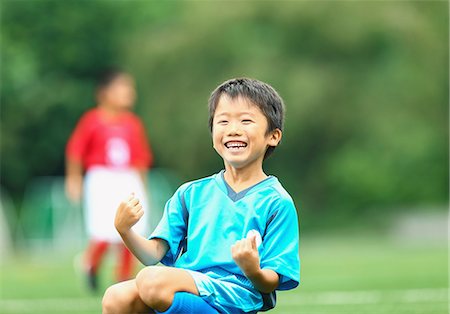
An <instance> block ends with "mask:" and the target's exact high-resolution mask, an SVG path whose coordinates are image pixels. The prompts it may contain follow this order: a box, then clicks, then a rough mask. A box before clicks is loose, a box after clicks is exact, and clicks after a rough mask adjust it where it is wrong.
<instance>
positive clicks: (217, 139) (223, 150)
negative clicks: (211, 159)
mask: <svg viewBox="0 0 450 314" xmlns="http://www.w3.org/2000/svg"><path fill="white" fill-rule="evenodd" d="M267 128H268V123H267V118H266V117H265V116H264V114H263V113H262V111H261V110H260V109H259V108H258V107H257V106H256V105H254V104H253V103H252V102H250V101H249V100H248V99H246V98H243V97H236V98H234V99H231V98H230V97H228V96H227V95H222V96H221V97H220V99H219V102H218V104H217V108H216V111H215V113H214V118H213V126H212V138H213V146H214V149H215V150H216V151H217V153H218V154H219V155H220V156H221V157H222V158H223V160H224V162H225V165H227V164H228V165H230V166H232V167H233V168H236V169H242V168H244V167H248V166H251V165H257V164H258V163H260V164H261V166H262V161H263V159H264V154H265V152H266V149H267V147H268V146H277V145H278V143H279V141H280V140H281V131H280V130H279V129H276V130H274V131H272V132H270V133H267Z"/></svg>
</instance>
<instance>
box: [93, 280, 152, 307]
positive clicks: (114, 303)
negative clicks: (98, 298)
mask: <svg viewBox="0 0 450 314" xmlns="http://www.w3.org/2000/svg"><path fill="white" fill-rule="evenodd" d="M102 309H103V314H114V313H154V312H153V310H152V309H151V308H149V307H148V306H147V305H146V304H145V303H144V302H142V300H141V298H140V297H139V293H138V290H137V287H136V281H135V280H128V281H124V282H119V283H117V284H115V285H113V286H111V287H109V288H108V289H106V292H105V295H104V296H103V301H102Z"/></svg>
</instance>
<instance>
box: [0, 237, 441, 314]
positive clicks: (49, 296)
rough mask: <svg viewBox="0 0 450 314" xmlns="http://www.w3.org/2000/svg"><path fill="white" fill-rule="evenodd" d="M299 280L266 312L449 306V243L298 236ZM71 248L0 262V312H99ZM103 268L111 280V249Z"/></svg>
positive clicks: (429, 312) (423, 313)
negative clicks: (77, 266)
mask: <svg viewBox="0 0 450 314" xmlns="http://www.w3.org/2000/svg"><path fill="white" fill-rule="evenodd" d="M300 252H301V258H302V270H301V281H302V282H301V285H300V286H299V287H298V288H297V289H295V290H292V291H286V292H283V291H282V292H279V293H278V303H277V307H276V308H275V309H274V310H272V311H271V313H308V314H318V313H343V314H344V313H345V314H351V313H355V314H356V313H358V314H363V313H373V314H387V313H392V314H401V313H420V314H440V313H448V298H447V297H448V290H447V285H448V273H447V271H448V270H447V243H446V241H444V240H441V241H423V242H419V243H417V242H413V241H395V240H394V239H390V238H388V237H382V236H378V235H373V234H372V235H361V234H357V235H355V236H351V235H346V236H342V235H327V236H320V237H318V236H306V235H305V236H303V237H302V239H301V249H300ZM75 255H76V253H75V252H74V253H71V254H63V255H61V254H59V255H58V254H55V253H54V252H47V254H45V255H42V254H41V255H33V256H31V255H26V254H23V253H22V254H18V255H16V256H14V257H11V258H8V259H4V260H3V261H2V268H1V297H0V312H1V313H4V314H17V313H80V314H81V313H100V311H101V292H100V293H98V294H91V293H89V291H87V290H86V288H85V285H84V278H83V277H82V274H81V273H80V272H77V271H76V270H75V269H76V267H74V264H76V263H74V258H75ZM104 266H105V267H104V268H103V270H102V273H101V275H102V280H101V286H102V289H103V290H104V288H106V286H107V285H108V284H110V283H111V275H110V274H111V272H112V269H111V268H112V267H113V265H112V256H110V257H109V258H108V259H107V261H106V263H105V265H104Z"/></svg>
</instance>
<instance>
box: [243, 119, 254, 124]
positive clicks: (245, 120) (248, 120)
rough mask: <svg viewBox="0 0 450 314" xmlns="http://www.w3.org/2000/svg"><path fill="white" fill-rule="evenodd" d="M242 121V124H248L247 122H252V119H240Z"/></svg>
mask: <svg viewBox="0 0 450 314" xmlns="http://www.w3.org/2000/svg"><path fill="white" fill-rule="evenodd" d="M242 123H244V124H249V123H252V120H250V119H244V120H242Z"/></svg>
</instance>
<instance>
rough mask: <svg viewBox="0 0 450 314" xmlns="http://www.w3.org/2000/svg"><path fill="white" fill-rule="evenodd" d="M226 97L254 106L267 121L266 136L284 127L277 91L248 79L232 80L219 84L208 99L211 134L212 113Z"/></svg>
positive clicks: (281, 102) (283, 109) (267, 152)
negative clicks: (244, 101) (222, 97)
mask: <svg viewBox="0 0 450 314" xmlns="http://www.w3.org/2000/svg"><path fill="white" fill-rule="evenodd" d="M222 95H227V96H228V97H230V98H231V99H234V98H236V97H244V98H246V99H248V100H250V101H251V102H252V103H253V104H255V105H256V106H257V107H258V108H259V109H260V110H261V111H262V113H263V114H264V116H265V117H266V119H267V122H268V127H267V132H266V134H268V133H270V132H272V131H274V130H275V129H280V130H281V131H283V127H284V111H285V108H284V102H283V99H282V98H281V97H280V95H278V93H277V91H276V90H275V89H274V88H273V87H272V86H270V85H269V84H266V83H264V82H261V81H258V80H255V79H250V78H246V77H243V78H234V79H231V80H228V81H225V82H224V83H222V84H220V85H219V86H218V87H217V88H216V89H215V90H214V91H213V92H212V93H211V96H210V97H209V101H208V109H209V129H210V131H211V132H212V127H213V120H214V113H215V111H216V108H217V104H218V103H219V100H220V97H221V96H222ZM274 149H275V146H270V147H269V148H267V151H266V153H265V155H264V159H266V158H267V157H268V156H269V155H270V154H272V152H273V151H274Z"/></svg>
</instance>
